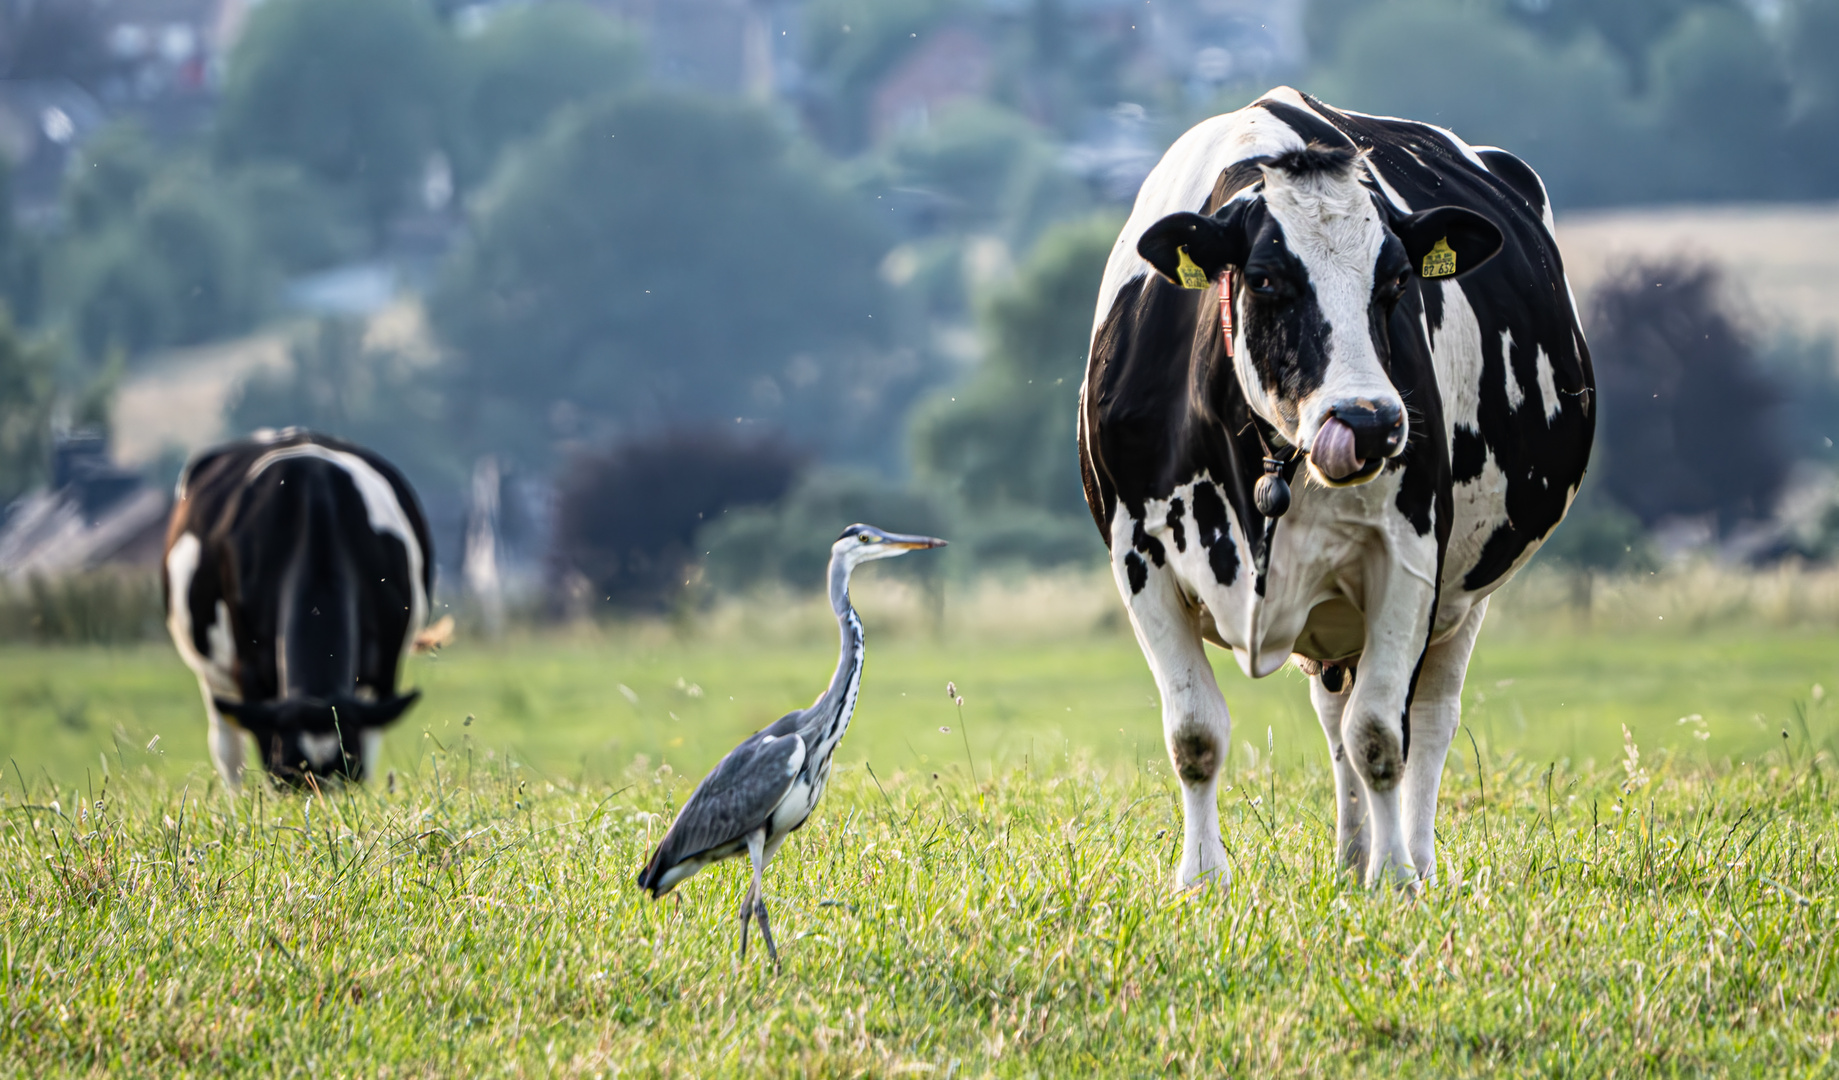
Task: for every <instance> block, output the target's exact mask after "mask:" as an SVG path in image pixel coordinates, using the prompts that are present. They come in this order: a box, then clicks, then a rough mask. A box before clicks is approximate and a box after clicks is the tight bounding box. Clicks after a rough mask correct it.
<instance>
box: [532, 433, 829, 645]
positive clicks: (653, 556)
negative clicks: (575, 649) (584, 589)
mask: <svg viewBox="0 0 1839 1080" xmlns="http://www.w3.org/2000/svg"><path fill="white" fill-rule="evenodd" d="M802 464H803V463H802V460H801V458H800V456H799V455H798V454H797V453H796V452H795V451H794V450H792V448H791V447H789V446H788V445H786V444H785V443H782V442H779V441H776V440H772V439H758V438H742V437H739V436H736V435H735V434H734V433H733V432H732V431H730V430H728V429H726V428H721V427H713V428H704V429H688V428H678V429H673V430H669V431H665V432H662V433H659V434H657V435H653V436H649V437H646V438H642V439H638V440H634V441H630V442H625V443H621V444H619V445H618V446H616V447H614V448H613V449H612V450H610V451H608V452H606V453H604V454H579V455H577V456H576V457H575V458H574V459H573V460H572V461H571V462H570V463H569V465H568V468H567V470H566V471H565V472H564V473H563V477H562V482H561V485H560V490H559V491H558V493H557V501H556V540H555V544H556V559H557V561H558V563H559V566H558V570H559V571H560V572H561V573H562V574H563V576H564V577H569V576H572V575H580V578H581V579H585V582H586V583H587V584H588V585H589V586H591V588H592V590H593V592H592V594H591V601H592V602H591V603H589V604H588V605H587V608H588V609H589V610H592V609H593V608H595V607H598V606H599V605H600V604H612V605H614V606H616V607H625V608H646V609H653V610H656V609H661V608H664V607H666V606H668V605H669V603H670V601H671V600H672V599H673V598H675V597H676V596H677V595H678V594H679V593H681V592H682V591H683V587H684V585H685V584H687V577H686V575H687V572H688V569H689V567H690V566H691V564H692V563H694V562H695V561H696V560H697V557H698V554H699V553H698V552H697V551H696V550H695V548H694V543H695V538H696V530H697V529H698V528H699V527H701V526H702V524H703V523H704V522H706V521H712V520H714V519H715V518H716V517H717V516H718V515H719V514H721V513H722V512H723V511H724V510H728V509H732V508H736V507H742V506H754V505H759V504H763V503H770V502H772V501H773V500H775V499H777V498H779V497H780V496H781V495H783V494H785V492H786V489H788V488H789V487H791V485H792V481H793V479H794V478H795V477H796V476H797V475H798V472H799V469H800V467H801V466H802ZM838 531H841V529H840V528H839V530H838Z"/></svg>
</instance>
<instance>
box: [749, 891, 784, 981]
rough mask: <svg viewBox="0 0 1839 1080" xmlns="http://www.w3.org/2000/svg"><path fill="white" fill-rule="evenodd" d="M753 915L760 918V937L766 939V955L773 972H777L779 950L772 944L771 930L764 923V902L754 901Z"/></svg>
mask: <svg viewBox="0 0 1839 1080" xmlns="http://www.w3.org/2000/svg"><path fill="white" fill-rule="evenodd" d="M753 909H754V913H755V914H757V915H758V916H759V917H760V936H761V937H763V938H765V939H766V955H767V956H768V957H770V958H771V959H772V961H773V970H774V971H778V970H779V949H778V948H777V947H776V946H774V944H773V928H772V927H771V926H768V925H767V923H766V901H765V900H763V899H762V900H755V901H754V904H753Z"/></svg>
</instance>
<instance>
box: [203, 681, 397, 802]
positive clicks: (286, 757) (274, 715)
mask: <svg viewBox="0 0 1839 1080" xmlns="http://www.w3.org/2000/svg"><path fill="white" fill-rule="evenodd" d="M420 696H421V692H420V691H418V690H411V691H410V692H408V693H407V694H398V695H396V696H395V697H392V698H388V699H385V700H383V701H367V700H364V699H362V698H356V697H349V696H340V697H338V698H337V699H335V700H331V701H324V700H321V699H319V698H311V697H288V698H281V699H279V700H276V701H231V700H229V699H227V698H221V697H220V698H216V699H215V701H216V704H217V711H218V712H220V713H222V714H223V715H224V716H227V717H229V718H231V719H233V720H235V721H236V722H237V724H239V725H240V726H241V727H242V728H243V730H245V731H247V732H249V734H251V735H253V736H255V744H256V747H257V748H258V749H259V750H260V752H261V755H262V764H263V766H265V767H266V768H267V769H268V772H269V775H271V776H273V777H275V778H276V779H277V780H283V781H286V782H287V783H290V784H295V785H299V784H304V783H306V780H307V777H308V776H316V777H332V776H338V777H343V778H346V779H351V780H361V779H363V778H364V733H365V732H366V731H369V730H373V729H377V728H382V727H386V726H388V725H389V724H391V723H394V722H395V721H396V719H397V718H399V717H400V716H402V714H403V712H404V711H406V710H407V709H408V707H409V706H411V705H413V704H415V699H416V698H418V697H420Z"/></svg>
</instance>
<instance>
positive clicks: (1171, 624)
mask: <svg viewBox="0 0 1839 1080" xmlns="http://www.w3.org/2000/svg"><path fill="white" fill-rule="evenodd" d="M1142 558H1143V557H1142V556H1141V555H1139V554H1138V553H1137V552H1135V551H1131V552H1129V553H1128V554H1127V555H1126V557H1125V558H1124V559H1114V560H1113V567H1114V569H1115V570H1116V571H1117V577H1118V588H1119V590H1120V591H1121V592H1122V593H1123V596H1124V606H1125V607H1126V608H1128V609H1129V611H1130V623H1131V626H1132V627H1133V628H1135V630H1136V633H1137V643H1138V644H1139V645H1141V646H1142V648H1143V656H1144V659H1146V660H1148V661H1149V667H1150V672H1151V673H1152V674H1153V675H1155V677H1156V689H1157V690H1159V691H1160V692H1161V694H1162V735H1163V739H1164V740H1165V741H1166V742H1167V744H1168V751H1169V761H1170V762H1171V763H1172V764H1173V765H1174V767H1175V775H1176V776H1177V777H1178V778H1179V779H1180V781H1181V809H1182V840H1181V863H1180V865H1179V866H1178V867H1177V868H1176V871H1175V884H1176V886H1177V887H1179V888H1186V887H1187V886H1189V885H1193V884H1195V883H1196V882H1199V881H1201V880H1202V879H1204V878H1206V877H1208V876H1210V875H1213V874H1219V875H1221V876H1222V877H1224V876H1226V875H1227V874H1228V873H1229V870H1228V868H1227V864H1226V845H1225V844H1224V843H1222V842H1221V840H1220V808H1219V796H1218V792H1219V776H1220V766H1221V765H1223V764H1225V761H1226V753H1227V751H1228V750H1229V749H1230V748H1231V746H1232V742H1231V736H1232V718H1231V717H1230V716H1229V715H1228V713H1227V711H1226V701H1225V699H1224V698H1222V697H1221V696H1220V687H1219V683H1218V682H1216V681H1215V680H1214V677H1213V665H1212V664H1210V663H1208V661H1207V653H1206V646H1205V645H1204V644H1203V643H1202V641H1201V635H1200V623H1199V612H1198V610H1197V609H1196V608H1195V606H1194V605H1192V604H1190V603H1189V602H1188V601H1187V599H1186V598H1185V597H1184V596H1183V595H1182V594H1181V592H1180V590H1179V589H1178V588H1177V587H1176V584H1175V581H1174V579H1173V578H1172V577H1171V576H1170V575H1169V574H1168V573H1166V572H1165V571H1163V570H1161V569H1159V568H1153V567H1147V566H1145V565H1144V564H1143V563H1142V562H1141V561H1139V562H1137V563H1136V564H1134V565H1132V564H1131V563H1130V562H1129V560H1130V559H1137V560H1141V559H1142Z"/></svg>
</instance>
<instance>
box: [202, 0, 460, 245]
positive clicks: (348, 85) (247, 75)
mask: <svg viewBox="0 0 1839 1080" xmlns="http://www.w3.org/2000/svg"><path fill="white" fill-rule="evenodd" d="M451 50H452V41H451V39H450V38H449V36H448V35H447V33H446V31H445V30H444V29H443V28H442V26H441V24H440V23H439V22H438V21H437V20H436V18H435V17H434V14H433V12H432V11H431V10H430V9H429V8H428V6H427V5H426V4H424V3H422V2H421V0H269V2H267V3H264V4H262V5H260V6H259V7H256V8H254V10H252V11H251V12H250V14H249V21H248V24H247V26H246V27H245V28H244V30H243V33H242V36H241V37H240V38H239V39H238V41H237V44H236V49H235V51H234V52H233V53H232V54H231V56H230V64H229V74H228V77H227V78H226V80H225V84H224V93H223V101H222V104H221V106H220V108H219V111H218V115H217V132H216V136H217V149H218V154H219V157H220V159H221V160H222V161H224V162H226V163H229V164H242V163H245V162H249V161H260V160H268V161H283V162H291V163H292V164H294V165H297V166H299V167H300V168H301V169H302V170H303V171H304V172H305V173H306V174H307V175H308V176H311V177H313V178H314V179H316V180H318V181H320V182H322V183H324V184H327V185H328V186H330V187H331V188H332V189H333V190H334V191H336V192H338V193H339V194H341V195H344V196H347V197H350V198H351V199H352V200H353V201H354V202H355V204H356V205H358V206H360V207H362V208H363V210H364V212H365V214H366V216H367V219H368V222H369V224H370V225H371V227H372V229H373V231H374V233H375V234H376V235H379V236H380V235H381V232H382V229H383V226H384V224H385V223H386V222H387V221H388V219H389V218H390V216H391V215H392V214H393V213H394V212H396V211H397V210H398V209H400V208H401V207H403V206H404V205H405V204H407V203H408V201H409V200H410V199H411V198H412V197H413V196H414V194H415V182H416V181H417V180H418V179H419V178H420V177H421V176H422V175H423V170H424V168H425V167H426V165H427V162H428V160H429V157H430V155H432V154H433V153H435V152H436V150H437V149H438V148H439V146H440V144H441V139H442V136H443V134H444V117H445V112H446V108H447V102H448V101H449V100H451V80H452V71H451V66H452V65H451V59H452V57H451Z"/></svg>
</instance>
